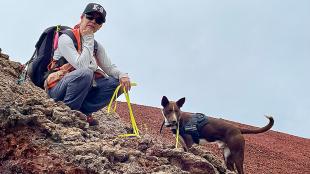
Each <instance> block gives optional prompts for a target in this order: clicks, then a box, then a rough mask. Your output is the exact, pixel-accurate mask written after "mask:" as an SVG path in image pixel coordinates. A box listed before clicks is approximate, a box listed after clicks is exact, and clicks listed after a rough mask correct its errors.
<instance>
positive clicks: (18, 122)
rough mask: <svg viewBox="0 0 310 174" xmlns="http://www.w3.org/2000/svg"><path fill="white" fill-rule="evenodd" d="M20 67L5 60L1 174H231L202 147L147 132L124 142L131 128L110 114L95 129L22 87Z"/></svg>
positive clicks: (0, 70)
mask: <svg viewBox="0 0 310 174" xmlns="http://www.w3.org/2000/svg"><path fill="white" fill-rule="evenodd" d="M1 55H2V54H1ZM20 66H21V64H20V63H18V62H13V61H10V60H9V59H8V58H6V57H4V58H3V57H1V58H0V128H1V129H0V142H1V143H0V173H158V174H159V173H178V174H179V173H231V172H229V171H228V170H226V168H225V167H224V165H223V163H222V161H221V160H219V159H216V157H214V156H213V155H212V154H211V153H210V152H205V151H202V150H201V149H199V147H193V148H192V149H191V153H185V152H183V150H181V149H173V148H171V147H167V146H165V145H164V144H162V142H161V141H159V140H157V139H156V138H152V137H151V136H150V135H148V134H147V133H146V132H142V133H141V138H119V137H118V135H120V134H124V133H128V131H130V130H131V129H130V126H128V125H127V124H124V123H123V122H121V120H120V119H119V115H117V114H116V113H113V114H108V113H107V112H106V110H105V109H102V110H101V111H98V112H97V113H95V114H94V117H96V119H98V120H99V122H100V125H99V126H97V127H89V125H88V123H86V122H85V117H84V115H83V114H82V113H80V112H78V111H73V110H71V109H70V108H68V107H67V106H66V105H64V104H63V103H62V102H54V101H53V100H51V99H49V98H48V97H47V95H46V93H45V92H44V91H43V90H42V89H40V88H37V87H35V86H34V85H33V84H32V83H31V82H29V81H28V80H26V81H25V82H24V83H22V84H20V85H19V84H17V80H18V77H19V74H20V71H21V70H20Z"/></svg>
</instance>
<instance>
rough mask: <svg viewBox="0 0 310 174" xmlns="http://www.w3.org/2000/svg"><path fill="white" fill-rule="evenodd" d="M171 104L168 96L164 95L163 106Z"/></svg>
mask: <svg viewBox="0 0 310 174" xmlns="http://www.w3.org/2000/svg"><path fill="white" fill-rule="evenodd" d="M168 104H169V100H168V98H167V97H166V96H163V98H162V99H161V105H162V106H163V107H166V106H167V105H168Z"/></svg>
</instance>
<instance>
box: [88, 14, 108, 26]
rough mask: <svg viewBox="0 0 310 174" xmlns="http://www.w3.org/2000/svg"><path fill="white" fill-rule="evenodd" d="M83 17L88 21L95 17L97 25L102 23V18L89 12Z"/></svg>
mask: <svg viewBox="0 0 310 174" xmlns="http://www.w3.org/2000/svg"><path fill="white" fill-rule="evenodd" d="M85 17H86V19H88V20H90V21H92V20H94V19H95V21H96V23H97V24H99V25H101V24H103V23H104V20H103V19H102V18H100V17H97V18H96V17H94V16H93V15H90V14H85Z"/></svg>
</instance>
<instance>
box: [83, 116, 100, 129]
mask: <svg viewBox="0 0 310 174" xmlns="http://www.w3.org/2000/svg"><path fill="white" fill-rule="evenodd" d="M86 121H87V123H88V124H89V126H97V125H98V124H99V122H98V120H96V119H94V118H93V116H91V115H89V116H87V117H86Z"/></svg>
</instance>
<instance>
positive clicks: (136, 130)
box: [108, 83, 140, 137]
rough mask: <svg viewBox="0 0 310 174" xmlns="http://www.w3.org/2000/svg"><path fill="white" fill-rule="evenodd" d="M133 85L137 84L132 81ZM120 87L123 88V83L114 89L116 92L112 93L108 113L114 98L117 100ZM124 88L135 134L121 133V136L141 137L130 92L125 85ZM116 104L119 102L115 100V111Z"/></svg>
mask: <svg viewBox="0 0 310 174" xmlns="http://www.w3.org/2000/svg"><path fill="white" fill-rule="evenodd" d="M131 86H137V84H136V83H131ZM120 88H121V85H119V86H118V87H117V88H116V89H115V91H114V93H113V95H112V98H111V100H110V103H109V105H108V113H110V110H111V106H112V103H113V101H114V100H116V96H117V94H118V91H119V89H120ZM123 88H124V95H125V98H126V102H127V105H128V109H129V115H130V120H131V125H132V128H133V134H123V135H119V137H140V135H139V129H138V126H137V123H136V120H135V117H134V115H133V112H132V108H131V104H130V98H129V93H128V92H127V91H126V88H125V87H123ZM116 105H117V102H115V104H114V109H113V110H114V112H115V111H116Z"/></svg>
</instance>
